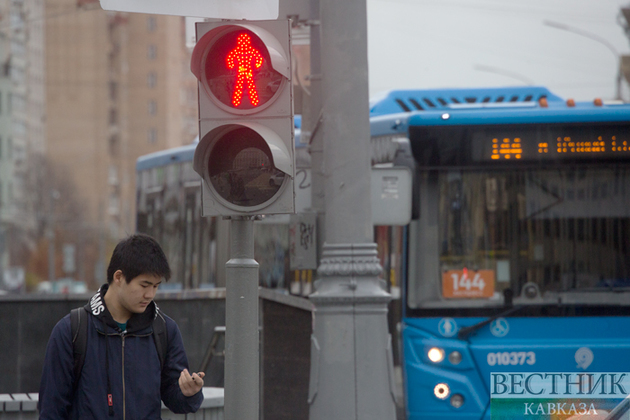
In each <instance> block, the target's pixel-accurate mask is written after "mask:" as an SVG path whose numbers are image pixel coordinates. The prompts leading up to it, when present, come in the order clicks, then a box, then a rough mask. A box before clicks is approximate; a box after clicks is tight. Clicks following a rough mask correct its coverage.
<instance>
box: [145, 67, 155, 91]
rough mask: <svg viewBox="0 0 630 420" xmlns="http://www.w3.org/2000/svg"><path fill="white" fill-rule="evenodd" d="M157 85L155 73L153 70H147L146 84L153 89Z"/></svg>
mask: <svg viewBox="0 0 630 420" xmlns="http://www.w3.org/2000/svg"><path fill="white" fill-rule="evenodd" d="M156 85H157V73H155V72H154V71H151V72H149V74H147V86H148V87H149V89H153V88H154V87H155V86H156Z"/></svg>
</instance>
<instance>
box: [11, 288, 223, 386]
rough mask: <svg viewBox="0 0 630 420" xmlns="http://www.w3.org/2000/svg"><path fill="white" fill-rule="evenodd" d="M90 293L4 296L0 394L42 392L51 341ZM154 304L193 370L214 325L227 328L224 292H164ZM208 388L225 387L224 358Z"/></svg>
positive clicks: (211, 368) (210, 372) (213, 366)
mask: <svg viewBox="0 0 630 420" xmlns="http://www.w3.org/2000/svg"><path fill="white" fill-rule="evenodd" d="M90 297H91V295H87V294H86V295H67V296H64V295H24V296H10V295H8V296H0V394H4V393H22V392H23V393H29V392H37V391H38V390H39V382H40V377H41V372H42V365H43V362H44V354H45V351H46V344H47V342H48V337H49V336H50V333H51V331H52V329H53V327H54V326H55V324H56V323H57V322H58V321H59V320H60V319H61V318H63V317H64V316H65V315H67V314H68V313H69V312H70V310H71V309H72V308H76V307H78V306H83V305H84V304H85V303H86V302H87V301H88V299H89V298H90ZM155 301H156V302H157V304H158V306H159V307H160V308H161V309H162V310H163V311H164V312H165V313H166V314H167V315H168V316H170V317H171V318H173V319H174V320H175V321H176V322H177V323H178V325H179V328H180V330H181V332H182V337H183V340H184V345H185V347H186V352H187V354H188V361H189V363H190V367H191V369H193V370H197V369H198V367H199V366H200V364H201V361H202V358H203V356H204V354H205V352H206V349H207V347H208V344H209V343H210V339H211V337H212V333H213V331H214V327H215V326H217V325H225V290H224V289H215V290H210V291H197V292H188V293H160V294H158V296H157V297H156V299H155ZM206 375H207V376H208V379H207V380H206V381H205V385H206V386H223V360H222V359H221V358H214V359H213V360H212V362H211V363H210V365H208V368H207V369H206Z"/></svg>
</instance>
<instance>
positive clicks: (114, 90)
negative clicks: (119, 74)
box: [109, 81, 118, 101]
mask: <svg viewBox="0 0 630 420" xmlns="http://www.w3.org/2000/svg"><path fill="white" fill-rule="evenodd" d="M117 97H118V83H116V82H113V81H111V82H109V99H111V100H112V101H116V98H117Z"/></svg>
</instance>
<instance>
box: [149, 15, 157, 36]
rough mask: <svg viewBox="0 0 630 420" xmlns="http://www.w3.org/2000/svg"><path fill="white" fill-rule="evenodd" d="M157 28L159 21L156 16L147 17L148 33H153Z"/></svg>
mask: <svg viewBox="0 0 630 420" xmlns="http://www.w3.org/2000/svg"><path fill="white" fill-rule="evenodd" d="M155 28H157V19H156V18H155V16H147V31H149V32H153V31H155Z"/></svg>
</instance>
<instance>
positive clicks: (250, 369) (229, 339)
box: [225, 216, 260, 420]
mask: <svg viewBox="0 0 630 420" xmlns="http://www.w3.org/2000/svg"><path fill="white" fill-rule="evenodd" d="M225 272H226V285H225V419H226V420H258V418H259V399H260V395H259V394H260V393H259V388H260V384H259V375H260V373H259V372H260V371H259V357H258V354H259V337H258V335H259V333H258V263H257V262H256V260H255V259H254V220H253V218H252V217H248V216H242V217H240V216H239V217H232V220H231V225H230V260H229V261H228V262H227V263H226V264H225Z"/></svg>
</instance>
